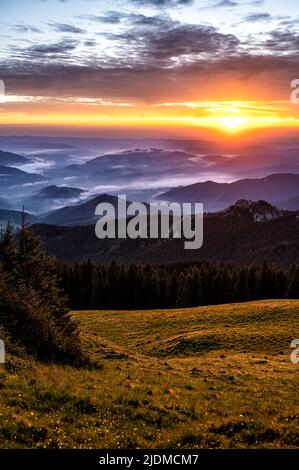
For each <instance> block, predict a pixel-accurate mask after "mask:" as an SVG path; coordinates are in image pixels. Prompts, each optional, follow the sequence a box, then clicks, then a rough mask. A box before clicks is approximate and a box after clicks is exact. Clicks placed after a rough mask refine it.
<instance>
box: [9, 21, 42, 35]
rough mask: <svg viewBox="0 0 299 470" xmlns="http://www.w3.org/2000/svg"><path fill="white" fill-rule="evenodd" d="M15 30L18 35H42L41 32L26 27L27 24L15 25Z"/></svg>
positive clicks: (34, 28)
mask: <svg viewBox="0 0 299 470" xmlns="http://www.w3.org/2000/svg"><path fill="white" fill-rule="evenodd" d="M13 30H14V31H16V32H17V33H40V32H41V30H40V29H38V28H36V27H34V26H30V25H25V24H21V23H18V24H15V25H14V26H13Z"/></svg>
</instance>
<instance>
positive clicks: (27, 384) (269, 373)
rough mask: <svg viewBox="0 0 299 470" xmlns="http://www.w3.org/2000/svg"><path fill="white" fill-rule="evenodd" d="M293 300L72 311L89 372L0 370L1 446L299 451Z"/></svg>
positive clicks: (31, 367)
mask: <svg viewBox="0 0 299 470" xmlns="http://www.w3.org/2000/svg"><path fill="white" fill-rule="evenodd" d="M298 312H299V301H295V300H294V301H285V300H281V301H277V300H273V301H272V300H271V301H261V302H250V303H246V304H229V305H220V306H212V307H211V306H209V307H199V308H192V309H177V310H168V311H162V310H157V311H132V312H127V311H124V312H119V311H118V312H108V311H104V312H99V311H86V312H74V313H73V315H74V317H75V318H76V319H77V320H78V321H79V322H80V325H81V329H82V339H83V341H84V343H85V344H86V347H88V348H89V351H90V354H91V355H92V357H93V358H94V360H95V361H97V362H98V363H101V364H102V368H101V369H98V370H87V369H74V368H72V367H69V366H59V365H55V364H48V365H45V364H41V363H38V362H36V361H34V360H33V359H30V358H28V357H27V358H26V357H22V355H20V354H19V355H14V356H11V355H10V356H9V357H8V362H7V364H6V366H0V390H1V401H0V420H1V427H0V447H2V448H24V447H25V448H27V447H34V448H37V447H41V448H188V447H190V448H194V447H199V448H249V447H258V448H265V447H267V448H282V447H283V448H284V447H287V448H291V447H298V446H299V425H298V415H299V409H298V365H294V364H292V363H291V361H290V353H291V349H290V343H291V341H292V340H293V339H294V338H296V337H298V336H299V332H298V326H299V322H298Z"/></svg>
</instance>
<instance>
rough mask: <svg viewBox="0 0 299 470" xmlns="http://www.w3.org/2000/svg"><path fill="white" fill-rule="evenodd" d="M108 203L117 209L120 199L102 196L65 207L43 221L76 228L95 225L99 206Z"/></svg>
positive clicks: (107, 195) (106, 195)
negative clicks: (96, 210)
mask: <svg viewBox="0 0 299 470" xmlns="http://www.w3.org/2000/svg"><path fill="white" fill-rule="evenodd" d="M103 202H107V203H110V204H112V205H113V207H117V204H118V198H117V197H115V196H110V195H109V194H101V195H99V196H96V197H94V198H92V199H90V200H89V201H87V202H83V203H81V204H77V205H72V206H65V207H62V208H61V209H57V210H55V211H53V212H51V213H50V214H48V215H47V216H46V217H44V218H43V219H42V222H43V223H46V224H54V225H64V226H76V225H89V224H94V223H96V221H97V220H98V219H99V217H98V216H96V215H95V208H96V206H97V205H98V204H100V203H103Z"/></svg>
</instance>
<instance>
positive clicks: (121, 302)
mask: <svg viewBox="0 0 299 470" xmlns="http://www.w3.org/2000/svg"><path fill="white" fill-rule="evenodd" d="M58 273H59V278H60V285H61V288H62V289H63V290H64V292H65V293H66V295H67V296H68V299H69V303H70V307H71V308H72V309H153V308H175V307H194V306H199V305H213V304H222V303H231V302H246V301H252V300H259V299H272V298H299V265H296V266H293V267H292V268H290V269H289V270H287V271H285V270H283V269H280V268H278V267H276V266H274V265H271V264H268V263H267V262H266V261H265V262H263V263H261V264H252V265H250V266H240V265H237V264H233V263H224V262H219V263H210V262H190V263H174V264H160V265H152V264H135V263H131V264H118V263H117V262H116V261H114V260H112V261H111V263H110V264H108V265H99V264H95V263H94V262H92V261H90V260H87V261H86V262H83V263H76V264H74V265H71V264H68V263H61V264H58Z"/></svg>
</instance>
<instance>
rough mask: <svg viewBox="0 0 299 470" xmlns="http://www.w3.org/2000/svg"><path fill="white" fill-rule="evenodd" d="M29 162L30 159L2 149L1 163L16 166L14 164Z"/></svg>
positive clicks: (0, 151)
mask: <svg viewBox="0 0 299 470" xmlns="http://www.w3.org/2000/svg"><path fill="white" fill-rule="evenodd" d="M26 163H29V160H28V159H27V158H25V157H22V156H21V155H18V154H17V153H12V152H4V151H2V150H0V165H5V166H14V165H25V164H26Z"/></svg>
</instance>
